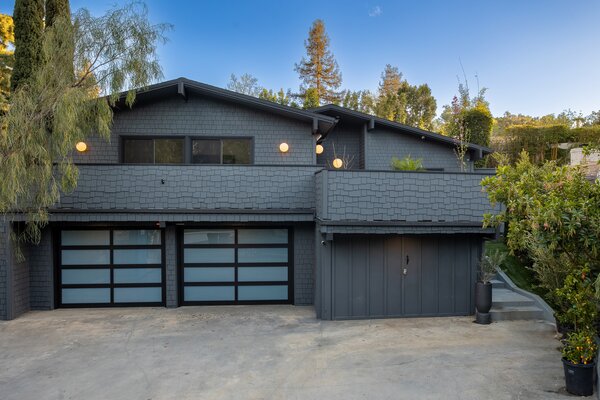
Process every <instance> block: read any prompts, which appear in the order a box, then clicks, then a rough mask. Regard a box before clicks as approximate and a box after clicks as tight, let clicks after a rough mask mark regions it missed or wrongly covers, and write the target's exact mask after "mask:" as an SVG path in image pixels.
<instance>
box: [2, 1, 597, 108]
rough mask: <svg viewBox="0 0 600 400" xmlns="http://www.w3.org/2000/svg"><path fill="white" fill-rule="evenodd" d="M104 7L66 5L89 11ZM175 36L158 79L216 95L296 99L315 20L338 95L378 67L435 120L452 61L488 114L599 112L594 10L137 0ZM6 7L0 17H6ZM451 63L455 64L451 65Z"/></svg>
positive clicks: (6, 4) (451, 87) (450, 85)
mask: <svg viewBox="0 0 600 400" xmlns="http://www.w3.org/2000/svg"><path fill="white" fill-rule="evenodd" d="M115 2H116V3H119V2H118V1H115V0H71V7H72V8H73V9H77V8H80V7H86V8H88V9H90V10H91V11H92V12H93V13H95V14H99V13H101V12H103V11H104V10H106V9H107V8H109V7H111V6H112V5H114V4H115ZM146 3H147V4H148V7H149V11H150V18H151V20H152V21H154V22H169V23H172V24H173V25H174V30H173V31H171V32H170V33H169V38H170V41H169V42H168V43H167V44H166V45H164V46H162V47H161V48H160V51H159V55H160V59H161V63H162V65H163V68H164V74H165V78H166V79H171V78H176V77H180V76H184V77H187V78H190V79H195V80H198V81H202V82H205V83H209V84H213V85H216V86H221V87H225V85H226V84H227V82H228V80H229V76H230V74H231V73H235V74H237V75H241V74H243V73H245V72H247V73H250V74H252V75H254V76H256V77H257V78H258V79H259V83H260V84H261V85H262V86H265V87H267V88H273V89H279V88H280V87H283V88H284V89H287V88H292V89H293V90H296V89H297V88H298V86H299V80H298V77H297V74H296V73H295V72H294V63H295V62H298V61H299V60H300V58H301V57H302V55H303V54H304V47H303V41H304V39H305V38H306V37H307V32H308V28H309V26H310V24H311V23H312V21H313V20H315V19H316V18H321V19H323V20H324V21H325V26H326V29H327V32H328V33H329V36H330V38H331V49H332V50H333V52H334V54H335V57H336V59H337V61H338V63H339V66H340V69H341V71H342V75H343V88H346V89H353V90H358V89H371V90H374V89H376V88H377V83H378V81H379V77H380V74H381V71H382V70H383V68H384V66H385V64H387V63H389V64H392V65H395V66H398V68H399V69H400V71H402V72H403V74H404V77H405V78H406V79H407V80H408V81H409V82H410V83H412V84H420V83H427V84H429V86H430V87H431V89H432V91H433V94H434V96H435V97H436V99H437V101H438V112H440V111H441V106H442V105H443V104H448V103H449V102H450V101H451V99H452V96H453V95H454V94H455V93H456V91H457V89H456V88H457V76H458V75H462V72H461V67H460V61H462V64H463V66H464V69H465V72H466V74H467V77H468V79H469V84H470V86H471V87H472V88H476V87H477V83H476V78H475V75H477V76H478V77H479V82H480V85H481V86H484V87H487V88H488V94H487V98H488V100H489V101H490V106H491V109H492V112H493V113H494V115H500V114H502V113H504V111H507V110H508V111H511V112H513V113H525V114H530V115H543V114H549V113H558V112H560V111H562V110H563V109H566V108H571V109H572V110H574V111H582V112H583V113H584V114H586V115H587V114H589V113H590V112H591V111H593V110H598V109H600V1H598V0H563V1H558V0H470V1H467V0H439V1H433V0H419V1H408V0H405V1H386V0H368V1H348V0H347V1H323V0H321V1H313V0H302V1H291V0H280V1H263V0H252V1H228V0H220V1H182V0H170V1H165V0H148V1H147V2H146ZM13 4H14V1H13V0H2V1H1V2H0V12H3V13H9V14H12V8H13ZM459 60H460V61H459Z"/></svg>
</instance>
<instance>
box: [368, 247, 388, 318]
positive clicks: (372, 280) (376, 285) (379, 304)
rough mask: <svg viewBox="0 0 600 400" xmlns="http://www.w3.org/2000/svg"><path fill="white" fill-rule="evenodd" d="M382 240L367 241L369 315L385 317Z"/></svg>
mask: <svg viewBox="0 0 600 400" xmlns="http://www.w3.org/2000/svg"><path fill="white" fill-rule="evenodd" d="M383 249H384V247H383V240H382V239H373V238H371V239H370V240H369V263H368V264H369V314H370V315H375V316H383V315H385V268H384V267H385V259H384V250H383Z"/></svg>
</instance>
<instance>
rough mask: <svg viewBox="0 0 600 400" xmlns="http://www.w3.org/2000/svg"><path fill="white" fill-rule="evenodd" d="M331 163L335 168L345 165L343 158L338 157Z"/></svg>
mask: <svg viewBox="0 0 600 400" xmlns="http://www.w3.org/2000/svg"><path fill="white" fill-rule="evenodd" d="M331 164H332V165H333V168H336V169H340V168H342V167H343V166H344V162H343V161H342V159H341V158H336V159H335V160H333V162H332V163H331Z"/></svg>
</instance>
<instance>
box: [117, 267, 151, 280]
mask: <svg viewBox="0 0 600 400" xmlns="http://www.w3.org/2000/svg"><path fill="white" fill-rule="evenodd" d="M113 274H114V282H115V283H161V282H162V269H161V268H115V270H114V271H113Z"/></svg>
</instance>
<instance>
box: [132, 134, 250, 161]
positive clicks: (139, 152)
mask: <svg viewBox="0 0 600 400" xmlns="http://www.w3.org/2000/svg"><path fill="white" fill-rule="evenodd" d="M121 153H122V160H123V162H124V163H129V164H183V163H194V164H253V163H254V160H253V158H254V157H253V145H252V138H210V139H200V138H193V137H192V138H189V137H174V138H152V137H140V138H131V137H127V138H123V141H122V151H121Z"/></svg>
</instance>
